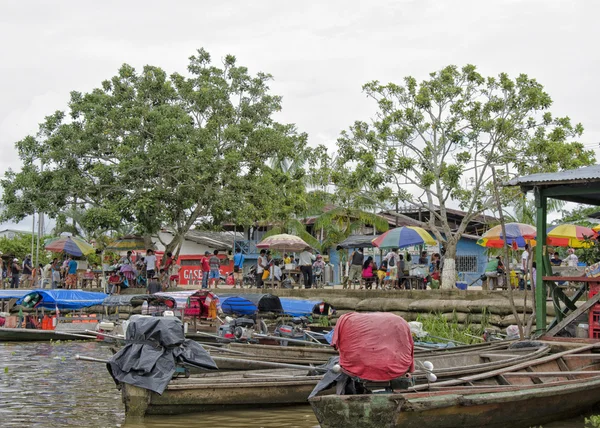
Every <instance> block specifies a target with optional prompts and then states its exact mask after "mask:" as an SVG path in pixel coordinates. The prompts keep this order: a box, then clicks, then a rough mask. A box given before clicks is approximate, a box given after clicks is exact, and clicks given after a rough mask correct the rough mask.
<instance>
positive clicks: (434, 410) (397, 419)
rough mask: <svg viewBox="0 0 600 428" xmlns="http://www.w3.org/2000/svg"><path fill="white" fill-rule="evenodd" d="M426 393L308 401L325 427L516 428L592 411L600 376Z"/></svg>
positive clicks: (598, 394)
mask: <svg viewBox="0 0 600 428" xmlns="http://www.w3.org/2000/svg"><path fill="white" fill-rule="evenodd" d="M424 395H427V394H416V397H411V394H373V395H354V396H337V395H327V396H320V397H314V398H312V399H311V400H309V401H310V404H311V406H312V408H313V411H314V413H315V415H316V416H317V419H318V420H319V423H320V425H321V427H322V428H342V427H348V426H352V427H356V428H375V427H378V428H379V427H402V428H429V427H431V428H433V427H435V428H453V427H483V426H485V427H486V428H489V427H498V428H499V427H507V426H510V427H511V428H518V427H530V426H534V425H540V424H544V423H548V422H553V421H558V420H562V419H566V418H569V417H572V416H577V415H580V414H582V413H585V412H588V411H590V410H592V409H594V408H595V407H597V406H598V405H599V404H600V378H594V379H591V380H581V381H578V382H574V383H573V382H572V383H569V384H566V385H565V384H563V385H557V386H544V387H542V388H539V387H536V388H520V389H516V390H515V389H511V390H507V391H499V392H485V393H471V394H465V393H459V392H458V391H457V392H456V393H453V392H452V391H449V392H448V393H445V394H437V395H436V394H431V396H430V397H427V396H424Z"/></svg>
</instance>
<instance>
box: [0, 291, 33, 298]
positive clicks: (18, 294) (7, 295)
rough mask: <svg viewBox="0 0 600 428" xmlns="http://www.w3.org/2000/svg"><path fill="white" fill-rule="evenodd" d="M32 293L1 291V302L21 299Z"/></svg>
mask: <svg viewBox="0 0 600 428" xmlns="http://www.w3.org/2000/svg"><path fill="white" fill-rule="evenodd" d="M28 293H31V290H16V289H13V290H10V289H9V290H0V300H2V299H20V298H21V297H23V296H25V295H26V294H28Z"/></svg>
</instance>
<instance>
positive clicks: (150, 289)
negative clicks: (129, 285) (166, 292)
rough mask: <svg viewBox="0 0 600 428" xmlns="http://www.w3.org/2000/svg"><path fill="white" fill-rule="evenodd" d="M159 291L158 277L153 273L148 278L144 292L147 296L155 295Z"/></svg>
mask: <svg viewBox="0 0 600 428" xmlns="http://www.w3.org/2000/svg"><path fill="white" fill-rule="evenodd" d="M160 291H161V285H160V281H159V280H158V275H157V274H156V273H154V274H153V275H152V276H150V277H148V285H147V286H146V292H147V293H148V294H156V293H158V292H160Z"/></svg>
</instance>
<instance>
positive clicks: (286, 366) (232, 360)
mask: <svg viewBox="0 0 600 428" xmlns="http://www.w3.org/2000/svg"><path fill="white" fill-rule="evenodd" d="M212 359H213V360H215V362H216V363H219V361H221V362H224V363H241V364H260V365H261V366H269V367H272V368H274V369H299V370H309V369H310V370H316V371H320V372H323V373H324V372H326V371H327V369H321V368H317V367H313V366H311V365H309V366H301V365H299V364H287V363H274V362H271V361H260V360H243V359H238V358H226V357H212Z"/></svg>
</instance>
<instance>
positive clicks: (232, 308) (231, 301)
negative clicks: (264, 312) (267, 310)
mask: <svg viewBox="0 0 600 428" xmlns="http://www.w3.org/2000/svg"><path fill="white" fill-rule="evenodd" d="M219 301H220V302H221V310H222V311H223V313H225V314H230V315H253V314H255V313H256V312H257V311H258V308H257V307H256V305H255V304H254V303H252V302H251V301H250V300H248V299H244V298H243V297H240V296H231V297H223V296H221V297H219Z"/></svg>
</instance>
